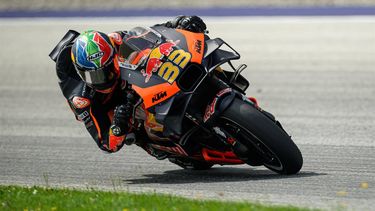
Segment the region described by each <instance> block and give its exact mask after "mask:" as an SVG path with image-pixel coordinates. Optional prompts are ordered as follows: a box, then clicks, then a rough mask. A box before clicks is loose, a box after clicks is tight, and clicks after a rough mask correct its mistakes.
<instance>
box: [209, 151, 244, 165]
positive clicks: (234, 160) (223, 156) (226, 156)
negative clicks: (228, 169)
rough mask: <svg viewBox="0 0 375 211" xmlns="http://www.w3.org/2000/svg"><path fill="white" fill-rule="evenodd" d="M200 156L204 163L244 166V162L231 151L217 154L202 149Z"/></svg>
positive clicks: (216, 152) (217, 152)
mask: <svg viewBox="0 0 375 211" xmlns="http://www.w3.org/2000/svg"><path fill="white" fill-rule="evenodd" d="M202 156H203V158H204V160H205V161H207V162H209V163H213V164H244V162H243V161H242V160H240V159H238V157H237V156H236V155H235V154H234V153H233V152H231V151H227V152H219V151H215V150H210V149H206V148H203V149H202Z"/></svg>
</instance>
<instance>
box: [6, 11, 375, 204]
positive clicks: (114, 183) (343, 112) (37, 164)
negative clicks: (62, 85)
mask: <svg viewBox="0 0 375 211" xmlns="http://www.w3.org/2000/svg"><path fill="white" fill-rule="evenodd" d="M166 20H168V18H156V19H155V18H152V19H151V18H150V19H147V18H139V19H134V18H132V19H125V18H124V19H94V20H92V19H56V18H53V19H29V20H28V19H8V20H7V19H0V29H1V32H0V47H1V48H0V56H1V57H0V58H1V60H0V64H1V65H0V161H1V162H0V184H20V185H29V186H32V185H51V186H59V187H61V186H63V187H79V188H100V189H106V190H114V189H115V190H129V191H135V192H144V191H146V192H149V191H151V192H161V193H170V194H176V195H182V196H187V197H192V198H199V199H201V198H203V199H206V198H210V199H218V200H237V201H243V200H245V201H256V202H262V203H271V204H292V205H296V206H307V207H316V208H323V209H329V210H336V209H337V208H344V209H346V208H347V209H349V210H375V208H373V207H372V205H373V204H374V203H375V188H374V186H375V154H374V153H375V142H374V137H375V106H374V105H375V17H330V18H328V17H315V18H308V17H305V18H299V17H289V18H277V17H275V18H260V17H259V18H225V19H224V18H213V17H212V18H209V19H207V24H208V27H209V30H210V36H211V37H221V38H223V39H224V40H226V41H227V42H228V43H229V44H231V45H232V46H233V47H234V48H235V49H237V50H238V51H239V52H240V53H241V55H242V57H241V61H242V62H243V63H246V64H248V66H249V67H248V69H247V70H245V76H246V78H248V79H249V80H250V82H251V86H250V88H249V89H248V91H247V94H248V95H249V96H254V97H256V98H257V99H258V101H259V103H260V106H262V107H263V108H264V109H265V110H268V111H270V112H272V113H274V114H275V115H276V117H277V118H278V119H279V120H280V121H281V122H282V123H283V125H284V126H285V129H286V130H287V131H288V132H289V133H290V134H291V135H292V137H293V139H294V141H295V143H296V144H297V145H298V146H299V147H300V149H301V151H302V154H303V156H304V166H303V168H302V170H301V172H300V173H299V174H298V175H294V176H279V175H277V174H275V173H273V172H271V171H269V170H267V169H266V168H264V167H256V168H255V167H249V166H245V165H241V166H224V167H221V166H217V167H214V168H213V169H212V170H209V171H190V170H182V169H180V168H179V167H178V166H175V165H173V164H171V163H169V162H167V161H158V160H156V159H154V158H152V157H150V156H148V155H147V154H146V152H144V151H142V150H141V149H139V148H137V147H136V146H129V147H124V148H123V150H121V151H120V152H118V153H115V154H105V153H102V152H101V151H100V150H99V149H98V148H97V146H96V144H95V143H94V141H93V140H91V138H90V137H89V134H88V133H87V132H86V131H85V128H84V126H83V125H82V123H80V122H77V121H76V120H75V118H74V115H73V113H72V112H71V111H70V109H69V107H68V104H67V103H66V101H65V100H64V98H63V96H62V94H61V92H60V90H59V88H58V85H57V77H56V74H55V72H54V71H55V70H54V63H53V62H52V61H51V60H50V59H49V58H48V56H47V55H48V54H49V52H50V51H51V50H52V48H53V47H54V46H55V44H56V43H57V42H58V41H59V39H61V37H62V36H63V35H64V34H65V32H66V31H67V30H68V29H76V30H79V31H82V30H84V29H87V28H94V29H99V30H103V31H105V32H111V31H114V30H120V29H129V28H132V27H134V26H136V25H142V26H148V25H151V24H153V23H158V22H161V21H166ZM237 64H239V63H237Z"/></svg>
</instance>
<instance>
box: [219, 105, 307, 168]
mask: <svg viewBox="0 0 375 211" xmlns="http://www.w3.org/2000/svg"><path fill="white" fill-rule="evenodd" d="M219 122H220V123H219V124H220V126H221V128H222V129H223V130H225V131H226V132H227V133H229V134H231V135H233V137H234V138H235V139H236V140H237V141H238V142H240V143H241V144H243V145H245V146H247V147H248V148H249V156H248V158H249V159H254V153H256V155H255V157H257V158H258V159H259V160H258V161H261V162H262V163H263V165H264V166H265V167H267V168H268V169H270V170H272V171H275V172H277V173H279V174H296V173H298V172H299V171H300V169H301V168H302V164H303V158H302V154H301V152H300V150H299V149H298V147H297V146H296V145H295V143H294V142H293V141H292V139H291V138H290V136H289V135H288V134H287V133H286V132H285V131H284V130H283V129H282V128H280V127H279V126H278V125H277V124H276V122H274V121H272V120H271V119H270V118H269V117H267V116H266V115H264V114H263V113H262V112H261V111H260V110H258V109H257V108H255V107H254V106H253V105H251V104H249V103H247V102H244V101H242V100H240V99H237V98H236V99H234V101H233V102H232V104H231V105H230V106H229V107H228V108H227V109H226V110H225V111H224V112H223V113H222V115H221V117H220V119H219ZM244 161H245V162H247V163H249V160H244Z"/></svg>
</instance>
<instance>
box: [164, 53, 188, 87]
mask: <svg viewBox="0 0 375 211" xmlns="http://www.w3.org/2000/svg"><path fill="white" fill-rule="evenodd" d="M190 59H191V54H190V53H188V52H186V51H184V50H182V49H179V50H174V51H172V53H171V54H170V55H169V56H168V60H170V61H171V62H170V61H168V62H165V63H164V64H163V65H162V66H161V67H160V69H159V72H158V75H159V76H160V77H162V78H163V79H164V80H166V81H168V83H170V84H172V83H173V82H174V81H175V80H176V78H177V76H178V75H179V74H180V68H181V69H183V68H185V66H186V65H187V64H188V62H189V61H190ZM179 67H180V68H179Z"/></svg>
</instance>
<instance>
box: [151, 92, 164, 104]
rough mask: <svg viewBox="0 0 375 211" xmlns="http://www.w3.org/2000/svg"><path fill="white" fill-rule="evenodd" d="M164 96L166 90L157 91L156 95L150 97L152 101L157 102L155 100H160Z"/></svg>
mask: <svg viewBox="0 0 375 211" xmlns="http://www.w3.org/2000/svg"><path fill="white" fill-rule="evenodd" d="M165 97H167V92H166V91H162V92H159V93H157V94H156V95H154V96H153V97H152V102H153V103H154V102H157V101H159V100H161V99H163V98H165Z"/></svg>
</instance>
